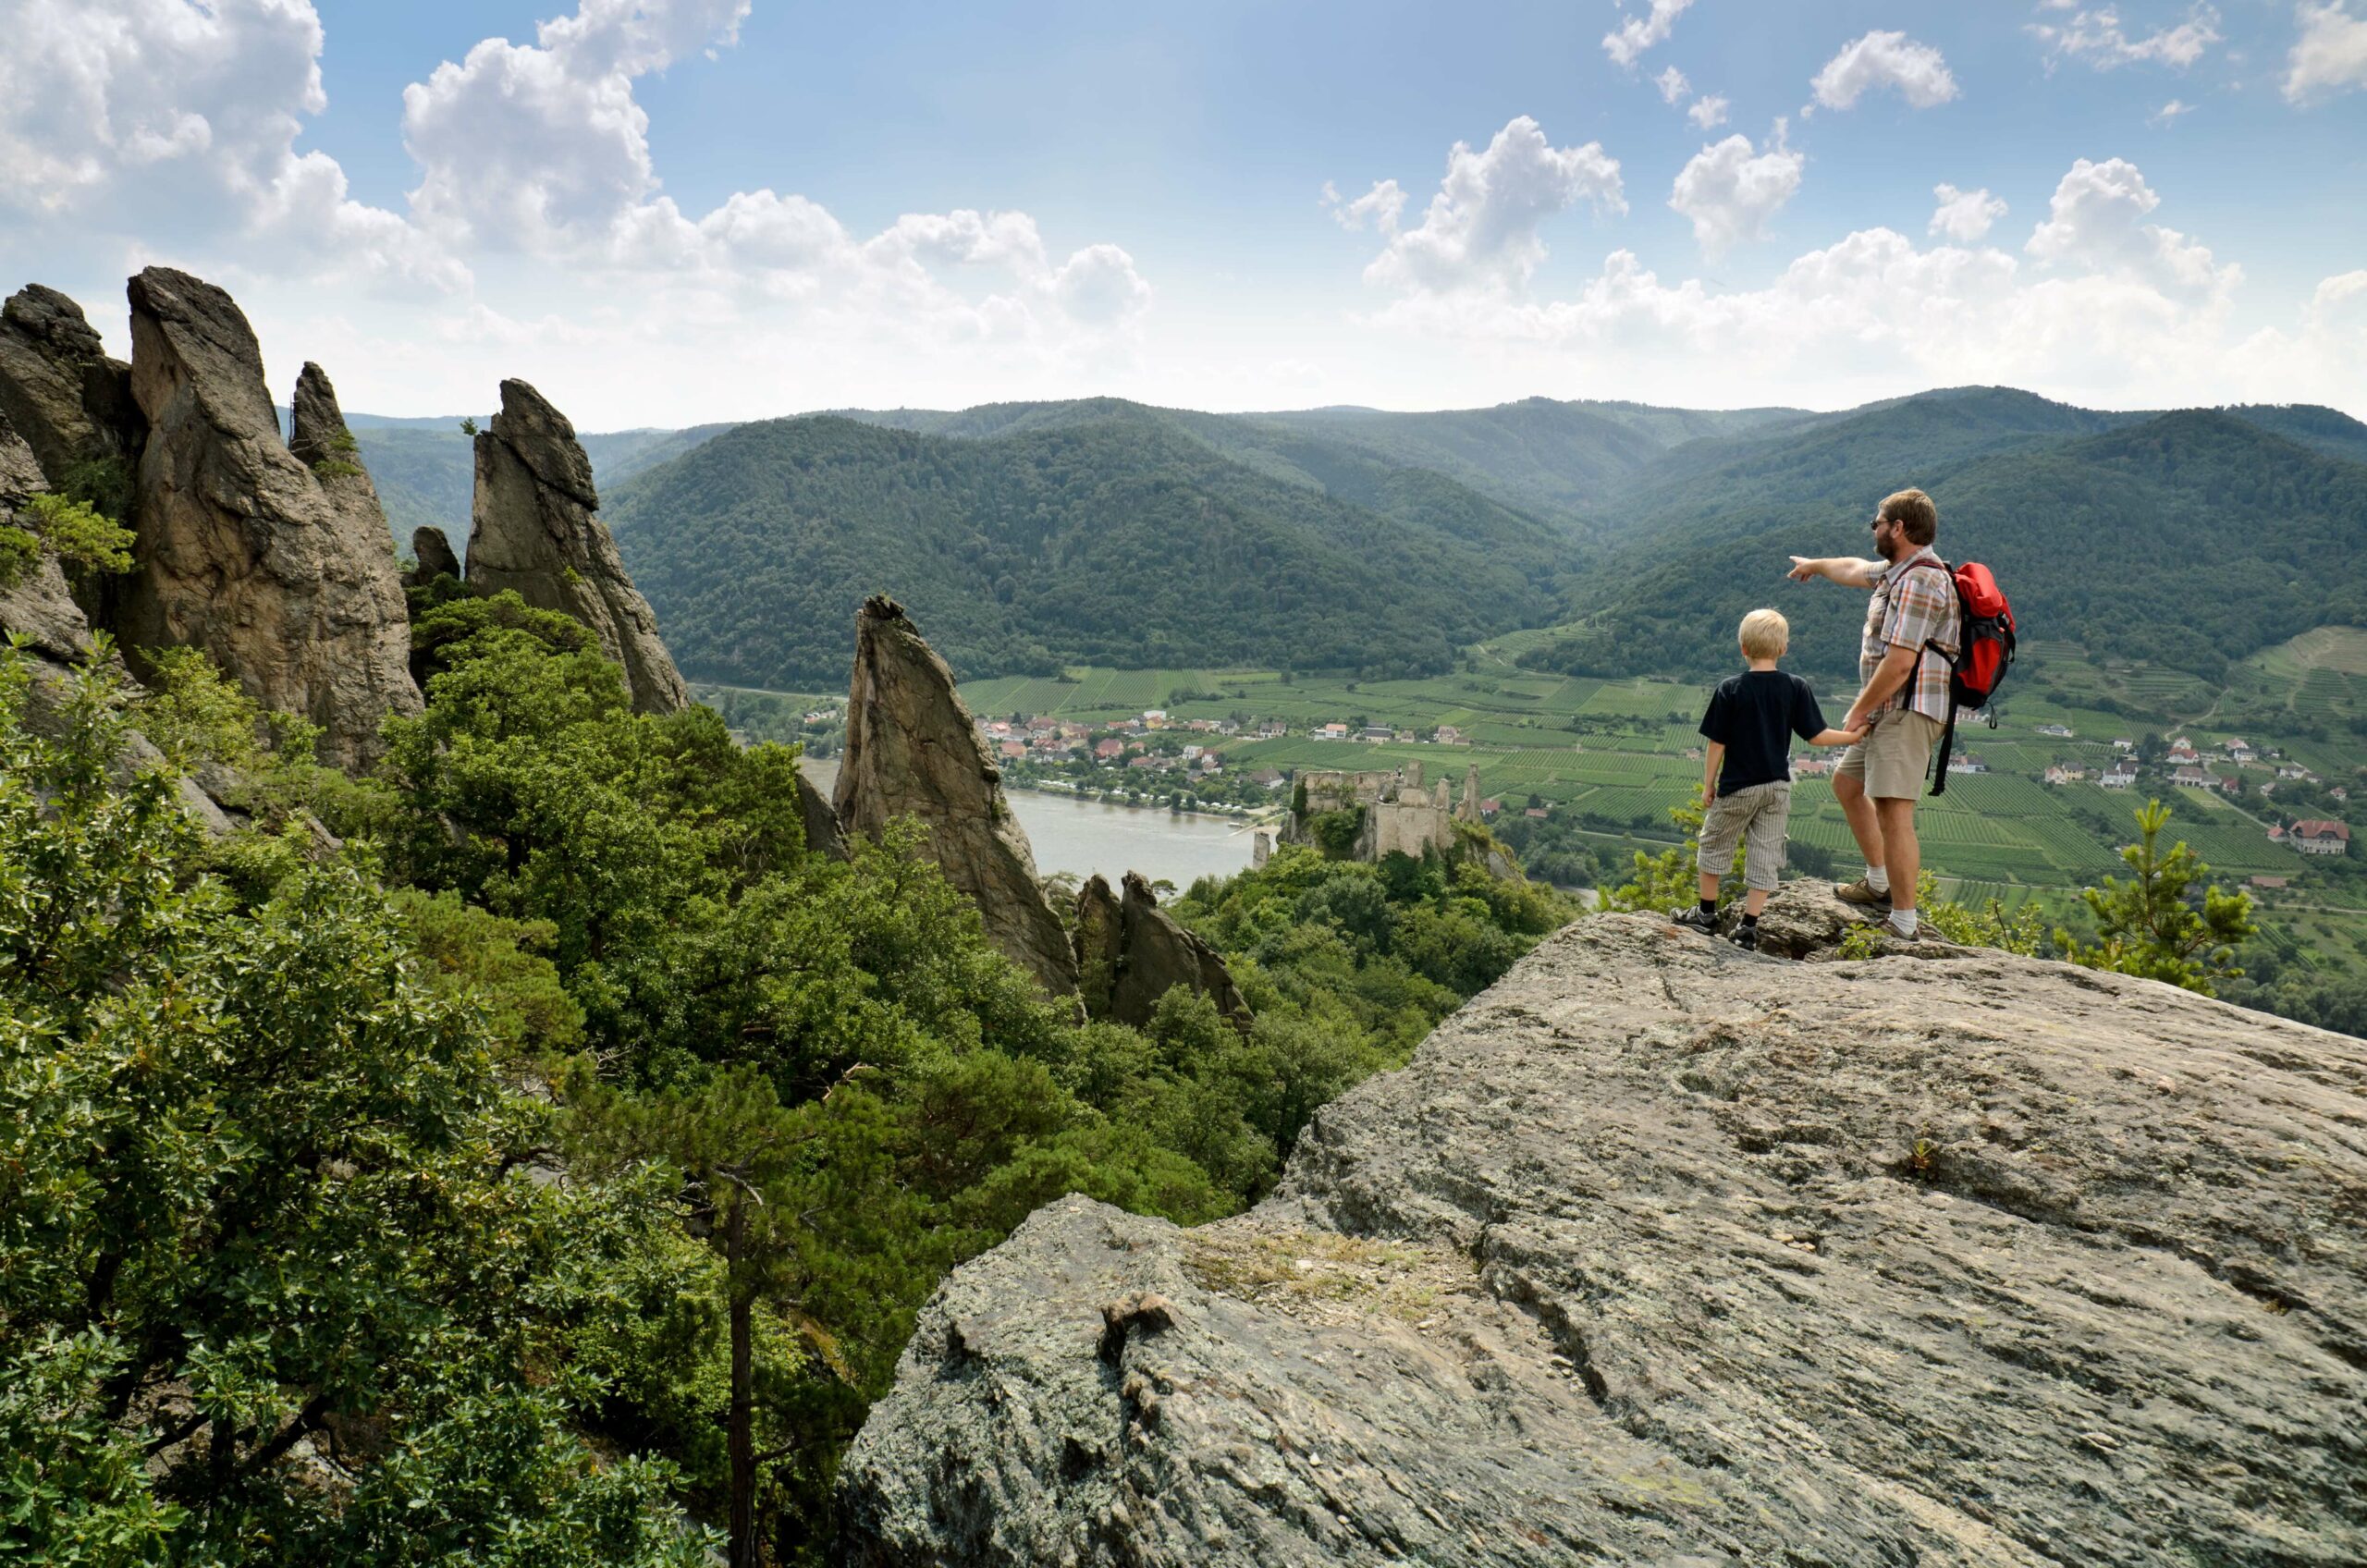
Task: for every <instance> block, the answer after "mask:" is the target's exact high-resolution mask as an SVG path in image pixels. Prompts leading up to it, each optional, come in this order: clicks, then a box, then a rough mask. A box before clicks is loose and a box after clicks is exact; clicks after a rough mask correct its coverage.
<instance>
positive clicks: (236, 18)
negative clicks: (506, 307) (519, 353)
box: [0, 0, 468, 288]
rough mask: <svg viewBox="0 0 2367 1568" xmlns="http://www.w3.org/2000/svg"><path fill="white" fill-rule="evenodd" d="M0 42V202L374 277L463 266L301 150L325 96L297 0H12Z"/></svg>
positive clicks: (87, 224) (314, 43) (89, 229)
mask: <svg viewBox="0 0 2367 1568" xmlns="http://www.w3.org/2000/svg"><path fill="white" fill-rule="evenodd" d="M6 28H7V43H6V48H5V49H0V208H15V209H17V210H18V211H19V212H20V213H21V214H25V215H26V217H27V218H28V219H29V220H31V221H32V222H35V223H43V222H46V223H52V224H58V225H64V226H67V228H68V230H69V231H70V232H72V233H75V234H79V235H88V234H91V233H93V232H100V231H106V230H115V231H118V232H119V231H123V230H129V229H136V230H137V231H138V232H139V233H140V234H141V238H142V239H143V240H144V241H146V242H147V243H148V244H149V245H151V246H163V247H167V248H170V247H178V246H182V245H186V244H188V243H189V242H190V241H191V240H192V239H196V238H198V237H201V236H204V235H208V234H212V233H216V232H223V231H227V232H228V233H229V234H231V235H234V236H236V237H237V238H238V239H240V240H242V241H243V242H245V243H246V245H248V246H249V247H250V248H251V249H253V250H255V251H264V250H269V251H272V252H274V253H275V254H276V255H278V256H280V257H281V258H283V259H284V260H285V261H286V262H287V263H303V264H308V265H311V266H314V267H319V268H325V269H332V270H336V271H338V272H341V273H345V274H349V275H358V276H363V277H374V278H380V279H385V280H388V281H408V282H411V283H419V284H426V285H429V286H431V287H434V288H458V287H461V286H463V285H464V284H465V282H466V280H467V276H468V274H467V270H466V269H465V268H464V267H463V266H462V265H460V263H459V262H458V261H456V260H455V259H453V258H452V257H450V256H448V255H447V254H444V253H442V252H441V251H439V250H438V249H437V248H436V247H435V245H433V244H432V243H430V242H428V241H427V240H426V239H424V238H423V237H422V236H420V235H418V234H416V233H414V232H413V231H412V230H411V227H410V226H409V225H407V224H406V223H405V222H404V221H403V219H402V217H401V215H400V214H395V213H391V212H387V211H386V210H384V209H382V208H376V207H371V206H367V205H365V204H363V203H362V202H355V201H353V200H352V199H351V198H350V195H349V194H348V190H347V183H346V178H345V171H344V170H343V169H342V168H340V167H339V166H338V165H337V161H336V160H335V159H333V158H330V157H329V156H328V155H326V154H325V153H318V152H306V153H300V152H298V151H297V150H296V142H297V141H298V139H299V138H300V135H301V134H302V132H303V129H304V125H305V121H306V120H307V119H308V118H310V117H311V116H315V115H318V114H320V113H321V112H322V111H323V110H324V109H325V108H327V107H328V95H327V93H326V92H325V91H324V90H323V88H322V85H321V69H320V55H321V48H322V42H323V40H322V32H321V22H320V18H319V16H318V15H317V14H315V13H314V11H313V7H312V6H311V5H310V4H308V3H306V0H218V3H217V4H215V5H211V6H196V5H192V4H190V3H189V0H18V4H16V5H14V6H11V7H10V14H9V16H8V18H7V19H6Z"/></svg>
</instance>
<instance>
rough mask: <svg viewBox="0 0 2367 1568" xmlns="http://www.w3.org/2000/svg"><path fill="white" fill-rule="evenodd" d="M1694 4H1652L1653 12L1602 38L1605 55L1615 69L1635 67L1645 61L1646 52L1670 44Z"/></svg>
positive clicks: (1663, 0) (1679, 0)
mask: <svg viewBox="0 0 2367 1568" xmlns="http://www.w3.org/2000/svg"><path fill="white" fill-rule="evenodd" d="M1692 4H1693V0H1651V9H1650V10H1649V11H1647V12H1645V13H1644V14H1643V15H1642V16H1640V17H1628V18H1625V19H1624V20H1622V21H1621V22H1620V24H1619V25H1618V26H1617V27H1615V28H1613V30H1612V31H1609V32H1606V33H1604V34H1603V35H1602V52H1603V53H1604V54H1606V55H1610V56H1611V60H1612V63H1613V65H1620V66H1633V65H1634V64H1635V63H1636V62H1637V60H1638V59H1641V58H1642V57H1643V55H1644V51H1646V50H1647V49H1650V47H1651V46H1652V45H1654V44H1655V43H1665V42H1667V40H1668V35H1669V31H1670V30H1671V29H1673V28H1674V27H1675V26H1676V18H1678V17H1680V16H1683V15H1684V14H1685V10H1686V7H1687V6H1691V5H1692Z"/></svg>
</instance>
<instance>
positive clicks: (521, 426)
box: [468, 380, 691, 713]
mask: <svg viewBox="0 0 2367 1568" xmlns="http://www.w3.org/2000/svg"><path fill="white" fill-rule="evenodd" d="M476 464H477V479H476V501H475V504H474V507H473V508H472V517H471V523H470V530H469V578H468V581H469V585H470V586H471V587H472V588H474V589H476V590H478V591H479V592H481V593H485V594H498V593H500V592H502V591H503V590H504V589H510V590H514V591H515V592H516V593H517V594H518V595H519V596H520V597H521V598H522V599H524V600H525V601H526V602H527V603H528V604H530V605H533V606H536V607H538V608H541V609H546V610H558V611H559V612H560V613H562V614H565V615H570V616H573V617H574V618H575V619H577V620H580V621H582V622H583V624H584V625H586V626H588V627H590V628H591V629H592V631H593V633H594V634H595V636H597V637H598V638H599V639H600V647H601V650H602V651H603V652H604V653H606V654H607V655H608V656H609V657H610V658H612V659H614V660H616V661H617V663H618V664H619V665H621V666H623V667H624V672H625V682H626V684H627V686H628V687H629V688H630V689H631V690H632V704H633V707H634V708H635V709H636V710H638V711H640V712H642V713H671V712H673V711H674V710H675V709H677V708H681V707H687V706H688V705H689V704H690V700H691V693H690V689H689V688H688V687H687V686H685V685H683V683H682V677H681V672H680V671H679V670H677V669H676V668H674V656H673V655H671V654H668V652H667V651H666V644H665V643H663V642H662V641H660V640H659V638H658V635H657V618H656V616H655V615H653V614H652V613H650V608H649V601H648V600H646V599H644V598H643V597H642V596H641V592H640V590H638V589H636V588H635V587H634V586H633V585H632V578H631V577H629V576H627V575H626V574H625V567H624V562H623V561H622V560H621V559H620V558H619V557H618V555H617V545H616V541H615V540H613V539H611V538H610V537H609V536H608V529H607V524H605V523H603V522H602V521H600V519H599V516H598V513H599V510H600V496H599V492H598V491H597V490H595V488H594V487H593V484H592V463H591V459H588V458H586V457H585V456H584V455H583V447H581V446H579V445H577V443H576V439H575V427H574V426H573V425H572V424H570V423H568V421H567V416H566V415H565V414H562V413H560V412H559V411H558V410H557V409H555V408H553V407H551V405H550V404H549V402H548V401H547V400H546V399H545V398H544V397H543V395H542V394H541V393H539V392H537V391H535V390H534V389H533V387H532V386H528V385H527V384H526V383H524V382H522V381H515V380H512V381H505V382H503V383H502V384H501V411H500V412H499V413H497V414H496V415H494V416H493V420H492V422H491V423H490V424H489V425H488V427H487V428H485V429H484V430H481V431H479V432H478V433H477V444H476Z"/></svg>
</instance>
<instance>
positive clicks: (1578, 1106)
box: [840, 915, 2367, 1568]
mask: <svg viewBox="0 0 2367 1568" xmlns="http://www.w3.org/2000/svg"><path fill="white" fill-rule="evenodd" d="M2363 1231H2367V1044H2362V1043H2361V1041H2358V1040H2355V1039H2351V1038H2349V1037H2347V1036H2341V1035H2330V1034H2325V1033H2323V1032H2320V1031H2316V1030H2312V1029H2309V1028H2305V1027H2303V1026H2300V1025H2298V1024H2293V1023H2285V1022H2283V1021H2281V1020H2277V1019H2274V1018H2270V1017H2266V1016H2263V1015H2261V1014H2255V1013H2250V1012H2246V1011H2241V1010H2238V1009H2236V1008H2232V1007H2228V1006H2225V1005H2223V1004H2220V1003H2216V1002H2213V1001H2209V1000H2205V999H2203V998H2198V997H2194V996H2190V995H2189V994H2187V993H2184V992H2180V991H2177V990H2174V989H2171V988H2169V987H2167V986H2161V985H2157V984H2154V983H2152V982H2149V981H2140V980H2132V979H2126V978H2123V977H2120V976H2116V975H2109V974H2091V973H2089V972H2086V971H2082V970H2078V969H2073V968H2070V967H2068V966H2066V965H2061V964H2054V963H2047V962H2037V961H2032V960H2026V959H2019V958H2014V957H2010V956H2007V955H2004V954H1998V953H1991V952H1981V953H1976V954H1973V955H1971V956H1966V957H1953V958H1914V957H1894V958H1885V959H1881V960H1877V961H1873V962H1825V963H1817V964H1803V963H1796V962H1787V961H1785V960H1782V959H1777V958H1771V957H1766V956H1762V955H1756V954H1749V953H1745V952H1742V951H1741V950H1739V949H1735V948H1734V947H1732V946H1731V945H1729V944H1726V943H1723V942H1716V941H1711V940H1707V939H1704V938H1701V937H1694V936H1689V935H1686V934H1683V933H1680V932H1678V931H1677V930H1676V929H1674V927H1672V926H1670V925H1667V924H1665V923H1664V922H1662V921H1659V920H1655V919H1652V918H1650V917H1646V916H1639V915H1611V916H1600V917H1596V918H1593V919H1589V920H1587V921H1584V922H1582V923H1580V924H1578V925H1574V926H1572V927H1570V928H1569V929H1567V930H1565V931H1564V932H1563V933H1562V934H1560V935H1559V936H1557V937H1553V938H1552V939H1551V940H1550V941H1548V942H1547V943H1545V944H1544V945H1543V946H1542V947H1540V948H1539V949H1538V950H1537V951H1536V952H1535V953H1534V954H1532V955H1531V956H1530V957H1529V958H1528V959H1527V960H1526V961H1524V962H1522V963H1521V964H1520V965H1518V966H1517V967H1516V968H1515V970H1514V971H1513V972H1512V973H1511V974H1509V975H1507V976H1506V977H1505V978H1504V979H1503V980H1502V982H1501V983H1500V984H1498V985H1497V986H1494V987H1493V988H1492V989H1490V991H1488V992H1486V993H1485V994H1484V995H1482V996H1480V997H1479V998H1476V999H1475V1000H1474V1001H1473V1002H1472V1003H1471V1004H1470V1005H1469V1006H1467V1007H1466V1008H1465V1009H1464V1010H1463V1011H1461V1012H1459V1013H1457V1014H1456V1015H1455V1016H1454V1017H1453V1018H1452V1019H1450V1020H1449V1021H1448V1022H1447V1023H1444V1024H1442V1025H1441V1027H1440V1028H1439V1029H1438V1030H1437V1031H1436V1033H1434V1034H1433V1035H1431V1037H1430V1038H1429V1041H1428V1042H1426V1043H1425V1044H1424V1046H1423V1047H1421V1050H1420V1051H1419V1053H1418V1054H1417V1057H1416V1059H1415V1060H1414V1062H1413V1063H1412V1065H1411V1066H1409V1067H1408V1068H1406V1069H1405V1070H1404V1071H1403V1072H1396V1073H1392V1074H1388V1075H1385V1076H1383V1077H1380V1078H1376V1079H1374V1080H1371V1081H1369V1082H1367V1084H1363V1085H1362V1086H1361V1087H1359V1088H1357V1089H1355V1091H1353V1092H1351V1093H1350V1094H1348V1095H1347V1096H1343V1098H1342V1099H1340V1100H1339V1101H1337V1102H1335V1103H1334V1104H1333V1105H1331V1107H1329V1108H1327V1109H1325V1110H1324V1111H1323V1112H1322V1113H1321V1115H1320V1116H1319V1117H1318V1120H1317V1121H1316V1122H1315V1124H1314V1126H1313V1127H1312V1128H1311V1129H1310V1130H1309V1132H1308V1133H1307V1135H1306V1137H1305V1138H1304V1139H1303V1140H1302V1142H1301V1145H1300V1146H1299V1148H1298V1149H1297V1151H1296V1152H1295V1154H1294V1158H1293V1159H1292V1161H1291V1165H1290V1169H1289V1172H1288V1175H1287V1176H1286V1178H1285V1181H1284V1182H1283V1185H1282V1188H1281V1189H1280V1190H1279V1191H1278V1192H1277V1193H1276V1194H1274V1195H1273V1196H1272V1197H1271V1198H1269V1200H1268V1201H1267V1202H1265V1203H1264V1204H1262V1205H1260V1206H1259V1207H1257V1209H1255V1210H1253V1211H1251V1212H1250V1213H1248V1214H1246V1215H1243V1216H1241V1217H1238V1218H1236V1219H1232V1220H1227V1221H1224V1222H1221V1223H1220V1224H1217V1225H1211V1226H1206V1227H1202V1228H1200V1229H1198V1230H1196V1231H1184V1230H1180V1229H1178V1228H1176V1227H1174V1226H1171V1225H1169V1224H1166V1223H1165V1222H1163V1221H1159V1220H1153V1219H1139V1218H1135V1217H1133V1216H1129V1215H1125V1214H1122V1213H1120V1212H1119V1211H1117V1210H1114V1209H1111V1208H1109V1207H1103V1206H1100V1205H1098V1204H1094V1203H1091V1202H1088V1201H1086V1200H1085V1199H1082V1198H1071V1199H1068V1200H1065V1201H1064V1202H1062V1203H1060V1204H1056V1205H1053V1206H1051V1207H1048V1208H1046V1209H1043V1210H1041V1211H1039V1212H1038V1213H1037V1214H1036V1216H1034V1217H1033V1218H1032V1219H1029V1220H1028V1221H1027V1223H1026V1224H1025V1225H1024V1227H1022V1229H1021V1230H1020V1231H1018V1232H1017V1233H1016V1234H1015V1235H1013V1236H1012V1239H1011V1240H1010V1241H1009V1242H1007V1243H1004V1244H1003V1245H1002V1246H1001V1247H1000V1248H997V1249H996V1250H995V1251H993V1252H991V1253H988V1254H987V1255H986V1256H983V1257H980V1258H978V1259H976V1260H975V1261H974V1262H972V1263H970V1264H968V1265H966V1266H964V1267H963V1268H961V1269H959V1270H957V1271H956V1272H955V1274H954V1275H953V1276H952V1277H951V1278H950V1280H948V1281H947V1283H946V1284H945V1286H944V1287H943V1288H942V1289H941V1290H940V1291H939V1292H938V1295H937V1297H936V1298H935V1299H934V1300H933V1301H932V1302H931V1304H930V1305H929V1306H928V1308H927V1309H926V1311H925V1312H924V1314H923V1315H922V1317H921V1319H920V1323H919V1326H918V1328H917V1329H916V1330H915V1332H914V1338H913V1341H912V1343H911V1344H910V1346H909V1347H908V1348H907V1351H906V1354H905V1357H904V1360H903V1363H902V1365H901V1368H900V1373H899V1378H898V1381H897V1385H896V1387H895V1389H894V1390H893V1391H892V1392H891V1393H890V1394H889V1397H888V1398H887V1399H885V1400H883V1401H882V1402H881V1403H879V1404H878V1405H877V1407H876V1408H875V1409H874V1411H873V1413H872V1416H871V1419H870V1422H869V1423H868V1424H867V1425H866V1426H865V1428H864V1431H863V1434H862V1436H861V1437H860V1438H859V1439H858V1440H857V1442H856V1444H855V1446H854V1448H853V1450H852V1452H851V1453H850V1455H849V1457H848V1461H847V1464H846V1465H845V1468H844V1471H843V1475H842V1480H841V1493H840V1505H841V1520H842V1531H843V1533H842V1540H841V1546H842V1549H843V1551H844V1554H845V1556H846V1558H847V1560H849V1561H852V1562H869V1563H889V1562H897V1563H903V1562H943V1563H954V1562H960V1563H982V1564H997V1563H1012V1564H1016V1563H1176V1564H1182V1563H1194V1564H1200V1563H1211V1564H1251V1563H1257V1564H1283V1563H1307V1564H1314V1563H1332V1562H1384V1561H1396V1560H1402V1561H1408V1562H1426V1563H1433V1564H1450V1563H1453V1564H1479V1563H1511V1562H1522V1563H1534V1562H1589V1561H1592V1562H1644V1563H1669V1564H1675V1563H1686V1564H1710V1563H1716V1564H1745V1563H1748V1564H1754V1565H1756V1564H1764V1563H1787V1564H1810V1563H1819V1564H1822V1563H1830V1564H1857V1563H1895V1564H1902V1565H1904V1564H1922V1565H1932V1564H1957V1563H1962V1564H1974V1563H1980V1564H2037V1563H2075V1562H2076V1563H2081V1564H2094V1563H2110V1564H2130V1565H2135V1564H2158V1563H2165V1562H2211V1563H2224V1564H2288V1565H2289V1564H2317V1563H2323V1564H2327V1565H2329V1568H2331V1565H2334V1564H2337V1563H2340V1564H2349V1563H2356V1562H2362V1561H2367V1491H2363V1490H2362V1488H2361V1477H2362V1476H2367V1414H2362V1410H2367V1406H2362V1396H2367V1241H2363V1240H2362V1232H2363Z"/></svg>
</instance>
